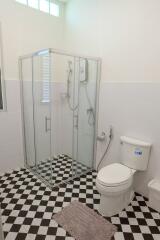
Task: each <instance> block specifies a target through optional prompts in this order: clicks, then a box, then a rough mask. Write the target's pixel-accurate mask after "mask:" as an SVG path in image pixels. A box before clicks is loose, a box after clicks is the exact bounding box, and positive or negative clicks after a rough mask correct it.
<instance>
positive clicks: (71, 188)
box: [0, 169, 160, 240]
mask: <svg viewBox="0 0 160 240" xmlns="http://www.w3.org/2000/svg"><path fill="white" fill-rule="evenodd" d="M95 179H96V172H95V171H91V172H89V173H87V174H86V175H83V176H81V177H80V178H76V179H74V180H72V181H70V182H69V183H67V184H65V183H63V184H62V185H60V186H59V187H55V188H54V189H53V190H52V191H51V190H50V189H49V188H48V187H46V186H45V185H44V183H42V182H41V181H40V180H39V179H38V178H37V177H36V176H34V175H33V174H32V173H31V172H29V171H28V170H27V169H19V170H15V171H13V172H10V173H7V174H5V175H3V176H0V193H1V194H0V202H1V209H2V222H3V230H4V234H5V240H6V239H7V240H32V239H34V240H43V239H44V240H52V239H53V240H74V238H72V237H71V236H70V235H69V234H68V233H67V232H66V231H65V230H64V229H63V228H62V227H60V226H59V225H58V224H57V223H56V222H55V221H54V220H53V219H52V214H55V213H57V212H58V211H61V210H62V208H63V207H65V206H67V205H68V204H69V203H70V202H72V201H73V200H79V201H81V202H83V203H84V204H86V205H87V206H89V207H90V208H93V209H95V210H97V209H98V206H99V201H100V196H99V193H98V192H97V190H96V186H95ZM107 219H108V220H109V221H110V222H112V223H113V224H115V225H116V226H117V227H118V232H117V233H116V234H115V236H114V238H113V239H114V240H132V239H133V240H134V239H135V240H159V239H160V214H159V213H158V212H156V211H154V210H153V209H151V208H149V207H148V206H147V199H146V198H144V197H142V196H141V195H139V194H135V197H134V199H133V201H132V202H131V204H130V205H129V206H128V207H127V208H126V209H125V210H123V211H122V212H121V213H120V214H118V215H116V216H114V217H111V218H107ZM97 240H98V239H97Z"/></svg>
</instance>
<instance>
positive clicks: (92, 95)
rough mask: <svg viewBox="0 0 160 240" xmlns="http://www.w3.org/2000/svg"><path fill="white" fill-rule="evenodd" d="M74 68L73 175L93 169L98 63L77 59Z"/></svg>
mask: <svg viewBox="0 0 160 240" xmlns="http://www.w3.org/2000/svg"><path fill="white" fill-rule="evenodd" d="M76 65H77V67H75V70H76V71H75V76H76V79H75V89H76V91H75V98H74V99H75V102H76V104H77V105H78V108H77V109H76V111H75V112H74V124H73V136H74V141H73V156H74V159H75V160H76V165H75V167H74V172H73V173H74V175H81V174H83V173H85V172H87V171H88V170H90V169H92V168H93V163H94V156H95V129H96V97H97V78H98V63H97V61H95V60H92V59H85V58H77V59H76Z"/></svg>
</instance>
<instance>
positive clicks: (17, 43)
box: [0, 0, 64, 172]
mask: <svg viewBox="0 0 160 240" xmlns="http://www.w3.org/2000/svg"><path fill="white" fill-rule="evenodd" d="M62 8H63V6H62ZM0 22H1V24H2V40H3V59H4V72H5V80H6V81H5V83H6V95H7V112H1V113H0V172H6V171H8V170H9V169H12V168H16V167H19V166H23V148H22V131H21V112H20V111H21V110H20V86H19V76H18V57H19V56H20V55H24V54H28V53H31V52H33V51H37V50H39V49H43V48H48V47H52V48H58V49H61V48H63V47H62V46H63V39H64V37H63V34H64V33H63V30H64V18H63V16H61V17H59V18H57V17H54V16H50V15H47V14H45V13H41V12H39V11H36V10H34V9H31V8H27V7H25V6H23V5H21V4H18V3H16V2H15V1H14V0H5V1H4V0H0Z"/></svg>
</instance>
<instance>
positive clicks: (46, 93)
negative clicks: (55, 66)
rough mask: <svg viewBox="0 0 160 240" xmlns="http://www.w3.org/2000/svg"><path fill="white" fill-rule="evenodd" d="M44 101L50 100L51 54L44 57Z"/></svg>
mask: <svg viewBox="0 0 160 240" xmlns="http://www.w3.org/2000/svg"><path fill="white" fill-rule="evenodd" d="M42 102H43V103H49V102H50V55H49V54H48V55H45V56H43V57H42Z"/></svg>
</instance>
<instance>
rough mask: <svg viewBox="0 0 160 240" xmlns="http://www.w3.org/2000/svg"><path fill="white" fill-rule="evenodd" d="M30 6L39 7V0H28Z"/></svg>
mask: <svg viewBox="0 0 160 240" xmlns="http://www.w3.org/2000/svg"><path fill="white" fill-rule="evenodd" d="M28 6H29V7H32V8H35V9H39V2H38V0H28Z"/></svg>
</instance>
